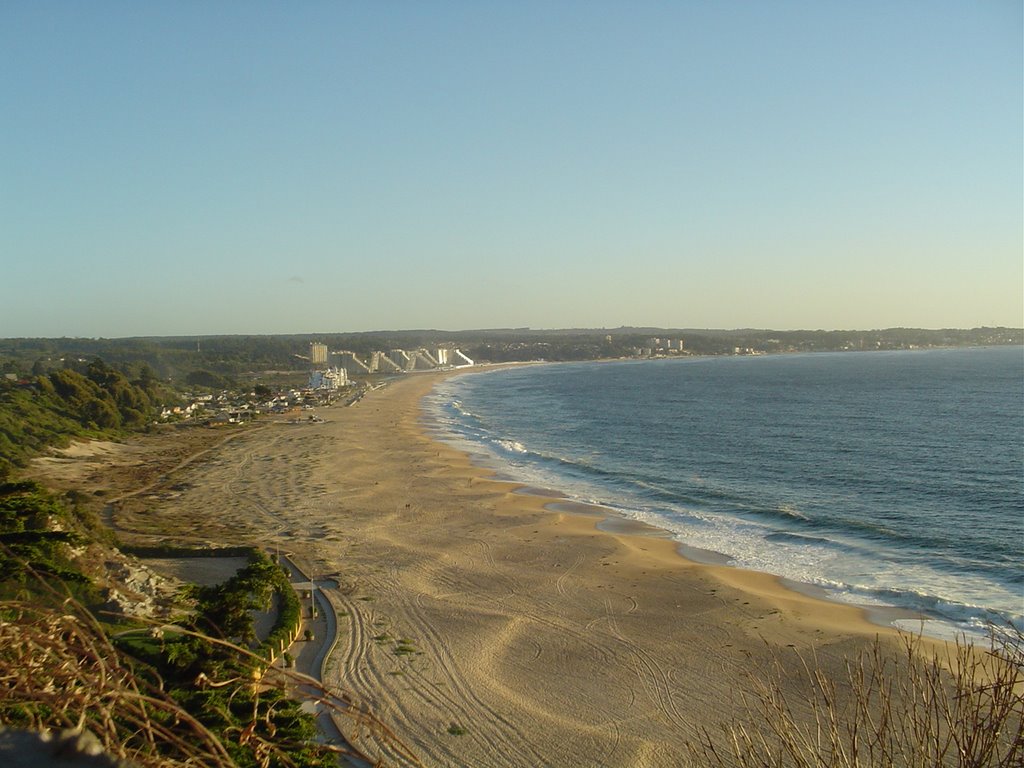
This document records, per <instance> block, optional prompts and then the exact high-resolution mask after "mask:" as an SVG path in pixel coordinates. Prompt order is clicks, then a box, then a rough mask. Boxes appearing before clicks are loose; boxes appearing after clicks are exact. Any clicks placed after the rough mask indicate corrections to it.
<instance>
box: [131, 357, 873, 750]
mask: <svg viewBox="0 0 1024 768" xmlns="http://www.w3.org/2000/svg"><path fill="white" fill-rule="evenodd" d="M437 375H440V374H422V375H420V374H417V375H411V376H408V377H405V378H403V379H401V380H399V381H396V382H394V383H392V384H390V385H389V386H387V387H385V388H383V389H380V390H377V391H374V392H371V393H369V394H368V395H367V396H366V397H365V398H363V400H362V401H360V402H359V403H357V404H356V405H354V406H352V407H349V408H345V407H341V406H334V407H332V408H329V409H322V410H321V411H320V414H321V415H322V416H324V417H325V418H326V420H327V421H326V423H323V424H309V425H286V424H277V425H270V426H269V427H266V428H261V429H259V430H254V431H253V432H251V433H250V434H246V435H241V436H240V437H238V438H237V439H234V440H231V441H229V442H226V443H224V444H223V445H222V446H220V447H218V448H217V449H216V450H215V451H212V452H211V453H210V454H209V455H208V456H207V457H205V458H204V459H203V460H202V461H197V462H194V463H193V464H192V465H190V466H189V467H188V468H187V469H186V470H183V472H184V476H183V477H182V476H178V477H176V478H175V479H176V480H177V481H179V483H180V486H179V487H181V488H182V490H181V491H180V493H178V494H176V495H175V497H173V498H155V497H153V498H138V499H135V500H133V501H132V502H131V503H127V502H126V504H125V506H124V507H123V508H122V509H119V510H118V511H117V518H116V522H117V524H118V526H119V528H120V529H121V530H122V535H124V536H125V537H126V538H130V539H134V540H136V541H138V542H140V543H141V542H143V541H146V540H149V539H150V538H151V534H157V538H160V539H162V540H164V539H165V534H166V533H170V534H172V537H173V538H176V539H178V540H180V541H182V542H190V541H191V542H199V541H211V542H216V543H218V544H231V543H253V542H256V543H261V544H264V545H266V546H268V547H270V548H274V547H280V548H281V549H283V550H287V551H289V552H292V553H293V554H294V559H295V560H296V561H297V562H298V563H299V564H300V565H302V566H303V567H304V568H305V569H307V570H308V571H312V572H313V573H314V574H316V575H318V576H323V575H328V574H329V575H332V576H334V577H335V578H336V580H337V583H338V586H337V588H335V589H325V590H324V593H325V594H326V595H327V596H328V598H329V599H330V600H331V601H332V603H333V604H334V605H335V608H336V610H337V612H338V617H339V618H338V623H339V627H338V631H339V641H338V645H337V647H336V650H335V652H334V653H333V654H332V655H331V657H330V659H329V661H328V664H327V674H326V677H325V682H326V683H328V684H329V685H333V686H335V687H337V688H339V689H343V690H345V691H348V692H349V693H350V694H352V695H353V696H354V697H355V698H356V699H357V700H359V701H361V702H362V703H363V704H364V705H365V706H366V707H368V708H369V709H370V710H371V711H373V712H374V713H375V714H376V716H377V717H378V718H379V719H380V720H381V721H382V722H383V723H384V725H385V726H386V727H387V728H388V729H390V731H391V732H392V733H393V734H394V735H395V737H396V738H397V740H398V741H399V742H401V745H402V746H395V745H394V744H391V743H389V741H388V740H387V739H385V738H383V737H381V736H380V733H379V730H377V731H373V732H371V731H369V730H361V729H359V728H358V727H357V726H355V725H354V724H353V725H351V727H350V728H349V730H348V732H347V733H346V735H347V736H348V737H349V738H350V739H351V740H353V741H355V742H356V743H357V744H358V746H359V747H360V748H361V749H362V750H363V751H364V752H366V753H368V754H370V755H373V756H375V757H377V758H379V759H380V760H381V761H382V762H383V764H386V765H417V764H419V765H424V766H479V767H481V768H485V767H487V766H540V765H549V766H652V767H653V766H658V767H661V766H673V765H686V764H689V762H688V761H687V749H686V744H687V743H688V742H691V741H695V740H696V739H697V738H698V734H699V730H700V729H701V728H704V727H707V728H710V729H712V730H713V731H717V729H718V728H719V727H720V726H721V724H723V723H725V722H727V721H729V720H731V719H733V718H734V717H736V716H738V715H740V714H742V712H743V704H742V701H741V698H740V692H741V691H743V690H749V689H750V687H751V685H750V682H749V681H750V676H751V674H754V675H757V674H759V673H760V672H761V671H763V670H764V669H766V668H768V667H769V666H770V665H771V664H772V663H773V662H774V661H775V660H780V661H781V662H782V663H783V664H784V665H785V666H786V668H791V669H792V670H793V678H794V682H793V685H794V686H798V683H797V682H796V680H797V679H798V678H800V677H801V674H800V672H799V670H800V666H801V665H800V663H799V660H798V658H797V655H796V654H797V653H799V654H801V655H802V656H803V657H805V658H807V659H810V657H811V654H812V652H813V653H814V654H816V657H817V659H818V662H819V663H820V664H821V665H823V666H824V667H825V668H826V669H834V670H836V672H837V676H838V671H839V670H840V669H841V668H842V664H843V659H844V657H845V656H847V655H851V654H855V653H856V652H858V651H859V650H860V649H862V648H864V647H866V646H867V645H868V644H869V643H870V642H871V641H872V640H873V639H874V637H875V636H876V635H877V634H878V633H882V634H883V635H886V636H890V635H891V634H892V633H889V632H887V631H886V630H884V629H880V628H879V627H878V626H876V625H873V624H870V623H869V622H868V621H867V620H866V619H865V616H864V614H863V613H862V612H861V611H860V610H858V609H856V608H853V607H851V606H844V605H837V604H833V603H828V602H824V601H821V600H817V599H814V598H813V597H812V596H810V595H806V594H801V593H799V592H797V591H792V590H789V589H786V588H785V587H784V586H783V585H782V584H780V582H779V581H778V580H777V579H775V578H774V577H771V576H767V575H764V574H759V573H753V572H749V571H742V570H737V569H732V568H727V567H723V566H721V565H714V564H706V563H704V564H700V563H697V562H694V561H691V560H687V559H684V558H683V557H682V556H680V554H679V552H678V546H677V545H676V543H674V542H672V541H671V540H669V539H667V538H664V537H662V536H659V535H648V534H650V533H651V532H650V531H647V530H644V529H643V528H642V527H639V526H634V525H632V524H629V523H627V522H623V521H614V520H612V521H609V520H606V519H605V517H604V516H603V515H601V514H591V513H592V512H595V510H593V509H589V510H588V509H586V508H581V507H573V506H565V505H562V506H555V508H554V509H549V508H547V507H550V506H551V505H552V504H553V503H554V504H556V505H557V500H556V499H554V498H552V497H551V496H549V495H545V494H543V493H529V492H525V493H524V492H519V491H520V490H521V489H519V488H518V487H517V486H515V485H513V484H510V483H507V482H499V481H495V480H492V479H489V478H488V477H487V476H486V473H485V472H484V471H483V470H481V469H479V468H477V467H475V466H473V465H472V464H471V463H470V462H469V460H468V459H467V457H466V456H464V455H463V454H461V453H459V452H457V451H455V450H454V449H452V448H450V447H448V446H446V445H444V444H440V443H438V442H436V441H433V440H431V439H430V438H429V437H428V436H427V435H426V434H424V432H423V429H422V428H421V414H420V400H421V398H422V396H423V395H424V394H426V393H427V392H428V391H429V389H430V387H431V386H432V385H433V384H434V383H435V382H436V381H437ZM181 481H185V482H181ZM794 690H796V688H795V687H794ZM410 753H411V755H414V756H415V757H412V756H410Z"/></svg>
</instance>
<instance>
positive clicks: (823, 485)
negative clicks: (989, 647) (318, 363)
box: [426, 347, 1024, 636]
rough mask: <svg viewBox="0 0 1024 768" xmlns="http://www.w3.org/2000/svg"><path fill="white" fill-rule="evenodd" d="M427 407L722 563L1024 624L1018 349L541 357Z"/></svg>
mask: <svg viewBox="0 0 1024 768" xmlns="http://www.w3.org/2000/svg"><path fill="white" fill-rule="evenodd" d="M427 405H428V408H427V416H426V419H427V426H428V428H429V429H430V430H431V431H432V432H433V433H434V434H435V436H437V437H439V438H440V439H443V440H446V441H448V442H450V443H452V444H454V445H456V446H457V447H459V448H460V449H462V450H464V451H467V452H468V453H470V455H471V456H473V457H474V460H475V461H477V462H479V463H480V464H482V465H484V466H487V467H489V468H491V469H492V470H494V471H495V472H496V473H497V475H498V476H499V477H502V478H505V479H508V480H511V481H516V482H521V483H523V484H525V485H527V486H530V487H534V488H540V489H550V490H556V491H558V492H560V493H561V494H562V495H564V496H565V497H566V498H568V499H570V500H574V501H578V502H582V503H588V504H597V505H601V506H604V507H607V508H609V509H610V510H612V512H613V514H615V515H619V516H622V517H625V518H630V519H634V520H639V521H643V522H645V523H648V524H650V525H653V526H656V527H658V528H660V529H663V530H665V531H668V532H669V533H671V534H672V536H673V537H675V538H676V539H677V540H678V541H679V542H680V543H681V544H684V545H686V546H687V547H690V548H693V549H694V550H695V551H697V552H698V553H699V552H703V553H704V556H705V557H707V558H708V559H709V560H711V561H715V560H718V561H724V562H728V563H729V564H731V565H734V566H737V567H742V568H749V569H752V570H757V571H763V572H767V573H772V574H776V575H778V576H781V577H783V578H785V579H787V580H790V581H792V582H794V583H796V584H800V585H809V587H810V588H813V589H814V590H815V591H820V593H821V594H822V595H823V596H825V597H828V598H830V599H834V600H840V601H844V602H851V603H855V604H858V605H864V606H868V607H872V606H874V607H879V606H891V607H896V608H903V609H909V610H911V611H914V612H918V613H920V614H923V615H925V616H927V617H929V619H930V620H929V621H927V622H925V624H924V625H922V623H921V622H920V621H916V620H915V621H905V622H903V624H904V625H908V626H907V628H911V629H914V630H915V631H919V630H921V629H922V628H923V629H924V631H925V632H926V633H928V634H932V635H936V636H951V635H955V634H958V633H960V632H966V633H969V634H971V635H978V634H981V633H984V632H986V631H987V627H988V625H989V623H990V622H994V623H996V624H1000V625H1005V623H1006V622H1008V621H1012V622H1014V623H1016V624H1017V625H1018V626H1020V625H1021V623H1022V621H1024V349H1022V348H1020V347H991V348H958V349H936V350H907V351H891V352H890V351H884V352H846V353H816V354H798V355H771V356H756V357H704V358H697V357H694V358H670V359H662V360H638V361H615V362H592V363H560V364H548V365H536V366H526V367H517V368H507V369H498V370H493V371H488V372H482V373H480V372H478V373H472V374H469V375H464V376H456V377H453V378H450V379H447V380H445V381H443V382H441V383H440V384H439V385H438V386H437V387H436V388H435V390H434V391H433V393H432V394H431V395H430V396H429V397H428V400H427ZM687 551H688V552H689V554H690V555H693V554H694V552H693V551H691V550H687Z"/></svg>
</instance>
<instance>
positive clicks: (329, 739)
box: [280, 554, 369, 768]
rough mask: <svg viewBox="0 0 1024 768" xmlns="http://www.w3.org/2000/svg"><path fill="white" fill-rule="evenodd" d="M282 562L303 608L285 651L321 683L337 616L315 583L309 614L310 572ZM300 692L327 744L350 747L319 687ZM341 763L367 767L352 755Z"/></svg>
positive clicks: (297, 666) (305, 687)
mask: <svg viewBox="0 0 1024 768" xmlns="http://www.w3.org/2000/svg"><path fill="white" fill-rule="evenodd" d="M280 557H281V560H280V562H281V565H282V566H284V567H285V568H286V569H287V570H288V572H289V574H290V577H291V581H292V586H293V587H294V588H295V591H296V592H297V593H298V595H299V603H300V604H301V606H302V608H301V610H302V628H301V629H300V630H299V637H298V639H297V640H296V641H295V642H294V643H292V646H291V648H289V649H288V652H289V653H290V654H291V655H292V658H294V659H295V671H296V672H299V673H301V674H303V675H306V676H308V677H311V678H313V679H314V680H316V681H318V682H319V683H321V685H322V684H323V680H324V677H323V672H324V664H325V663H326V662H327V657H328V656H329V655H330V653H331V651H332V650H334V646H335V644H336V642H337V637H338V617H337V615H336V614H335V612H334V606H332V605H331V601H330V600H328V599H327V597H326V596H325V595H324V594H323V592H322V591H321V589H320V586H319V585H317V584H314V585H313V586H314V589H313V595H314V597H315V599H316V611H315V615H314V616H312V617H311V616H310V599H309V592H310V580H309V575H308V574H306V573H304V572H303V571H302V569H301V568H299V566H297V565H296V564H295V563H294V562H293V561H292V559H291V558H290V557H289V556H288V555H286V554H282V555H281V556H280ZM306 630H309V631H311V632H312V633H313V640H312V641H308V640H305V639H304V635H305V631H306ZM298 690H299V692H300V693H301V694H304V697H305V699H306V701H307V702H308V704H309V705H310V707H309V711H310V712H311V713H312V714H314V715H315V716H316V723H317V727H318V728H319V729H320V734H321V737H322V738H323V741H324V742H325V743H327V744H333V745H335V746H338V747H342V748H344V749H351V748H352V747H351V745H350V744H349V743H348V742H347V741H346V740H345V737H344V735H343V734H342V733H341V730H340V729H339V728H338V725H337V723H335V721H334V718H333V717H332V716H331V707H328V706H325V705H324V704H323V703H322V702H321V701H319V700H320V699H321V698H322V697H323V695H324V693H323V691H322V690H321V689H319V688H316V687H314V686H311V685H303V686H299V689H298ZM333 703H334V704H335V705H336V706H342V707H344V706H345V704H344V702H341V701H337V700H334V702H333ZM342 765H347V766H357V767H359V768H362V767H363V766H366V767H367V768H368V766H369V763H366V762H364V761H362V760H358V759H356V758H351V757H343V758H342Z"/></svg>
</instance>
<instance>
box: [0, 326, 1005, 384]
mask: <svg viewBox="0 0 1024 768" xmlns="http://www.w3.org/2000/svg"><path fill="white" fill-rule="evenodd" d="M658 339H662V340H664V339H669V340H674V341H675V343H676V348H677V349H678V348H679V347H678V343H679V341H680V340H681V341H682V342H683V347H684V348H685V350H686V351H687V352H688V353H692V354H696V355H721V354H734V353H735V351H736V350H737V349H739V350H743V351H745V352H746V351H754V352H763V353H779V352H825V351H838V350H850V351H854V350H873V349H907V348H919V347H939V346H946V347H950V346H968V345H992V344H1021V343H1024V330H1022V329H1020V328H971V329H920V328H888V329H883V330H831V331H826V330H794V331H775V330H765V329H750V328H745V329H733V330H723V329H695V328H652V327H620V328H589V329H588V328H569V329H560V330H554V329H547V330H545V329H531V328H498V329H483V330H465V331H444V330H405V331H368V332H361V333H308V334H291V335H263V336H257V335H238V336H165V337H134V338H119V339H88V338H59V339H29V338H23V339H0V372H2V373H4V374H10V375H12V376H19V377H23V376H28V375H29V374H30V373H31V374H32V375H40V374H44V373H46V372H47V371H49V370H51V369H53V368H58V367H67V366H68V365H69V364H70V365H72V366H79V365H82V364H84V361H87V360H92V359H94V358H97V357H98V358H101V359H103V360H105V361H106V362H107V363H108V364H109V365H112V366H115V367H117V368H118V369H120V370H137V369H138V368H139V367H140V366H143V365H145V366H147V367H148V368H149V369H150V370H152V371H153V372H154V373H155V375H156V376H157V377H159V378H160V380H161V381H168V380H173V381H176V382H185V381H186V379H187V377H188V376H189V374H193V373H195V372H196V371H205V372H212V373H215V374H216V375H218V376H223V377H227V378H232V377H235V376H238V375H241V374H244V373H247V372H258V371H268V370H277V371H281V370H285V371H303V370H306V369H308V367H309V359H308V355H309V343H310V342H312V341H316V342H320V343H323V344H325V345H327V347H328V348H329V349H331V350H349V351H352V352H355V353H357V354H359V355H363V356H365V355H369V354H370V353H372V352H373V351H375V350H389V349H418V348H420V347H425V348H428V349H429V348H431V347H439V346H448V347H451V346H454V347H458V348H460V349H461V350H462V351H463V352H465V353H466V354H467V355H468V356H469V357H470V358H472V359H473V360H476V361H477V362H482V363H486V362H501V361H511V360H535V359H545V360H587V359H594V358H609V357H635V356H642V354H641V350H643V349H644V348H650V347H652V346H653V347H655V348H656V347H657V344H656V343H654V342H657V341H658Z"/></svg>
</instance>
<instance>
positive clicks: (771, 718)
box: [691, 628, 1024, 768]
mask: <svg viewBox="0 0 1024 768" xmlns="http://www.w3.org/2000/svg"><path fill="white" fill-rule="evenodd" d="M887 648H888V647H887V646H883V645H882V644H881V643H879V642H876V643H875V644H874V646H873V647H872V648H871V650H870V651H867V652H865V653H863V654H862V655H861V656H860V657H859V658H857V659H854V660H850V661H848V662H847V667H846V676H845V677H844V678H841V679H838V680H837V679H833V678H830V677H828V676H826V675H825V674H823V673H822V671H821V669H820V668H819V667H818V666H817V665H815V664H814V663H813V661H812V662H811V663H804V662H803V660H801V662H800V663H801V664H802V665H803V671H804V673H805V678H804V686H803V687H802V688H801V689H800V690H799V692H798V693H796V694H794V692H793V690H792V689H791V688H788V687H787V686H786V684H785V683H784V681H785V680H786V678H787V677H791V674H790V675H787V674H786V669H785V665H783V664H781V663H778V662H777V664H776V668H775V669H774V670H771V671H769V672H768V673H767V674H762V675H761V676H758V677H756V678H754V679H753V681H752V690H751V694H750V696H751V697H750V699H749V700H748V717H747V719H746V721H744V722H736V723H733V724H731V725H730V726H728V727H727V728H726V729H725V731H724V734H713V733H710V732H707V731H705V732H704V735H703V739H702V741H701V743H700V744H698V745H694V746H693V747H692V749H691V756H692V757H694V758H695V760H696V764H698V765H702V766H720V767H721V768H726V766H740V768H782V767H783V766H786V767H787V768H789V767H791V768H890V766H906V767H908V768H911V767H913V768H941V767H942V766H950V767H952V766H957V767H958V768H981V767H982V766H992V767H993V768H995V767H998V768H1019V767H1020V766H1022V765H1024V635H1022V634H1021V632H1020V631H1019V630H1016V629H1013V628H1010V629H1009V630H1006V631H999V632H996V633H995V634H994V635H993V637H992V646H991V648H990V649H989V650H988V651H987V652H985V651H983V650H981V649H977V648H975V647H973V646H972V645H971V644H969V643H967V642H964V641H961V642H958V643H957V644H956V646H955V648H954V649H953V650H951V651H950V652H949V653H948V654H947V655H945V656H943V655H941V654H938V653H935V652H930V651H929V650H928V649H927V648H926V647H925V646H924V644H923V643H922V642H921V640H920V638H915V637H910V636H907V637H905V638H904V644H903V652H902V654H893V653H892V652H891V651H889V650H887ZM791 672H792V670H790V673H791ZM723 737H724V738H723Z"/></svg>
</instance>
